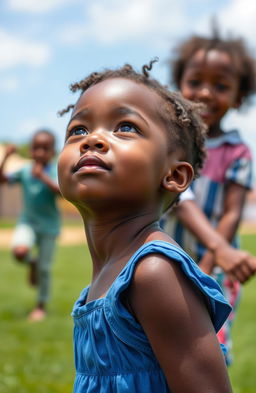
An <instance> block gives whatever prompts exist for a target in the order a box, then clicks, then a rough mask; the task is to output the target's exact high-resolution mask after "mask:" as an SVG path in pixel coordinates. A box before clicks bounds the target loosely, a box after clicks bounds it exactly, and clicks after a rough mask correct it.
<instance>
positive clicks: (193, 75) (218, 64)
mask: <svg viewBox="0 0 256 393" xmlns="http://www.w3.org/2000/svg"><path fill="white" fill-rule="evenodd" d="M180 90H181V93H182V95H183V96H184V97H185V98H187V99H189V100H192V101H195V102H201V103H203V104H205V109H203V110H202V118H203V120H204V122H205V123H206V124H207V125H208V126H209V128H210V129H211V128H216V127H219V125H220V121H221V119H222V117H223V116H224V115H225V114H226V112H227V111H228V109H230V108H232V107H238V106H239V79H238V76H237V74H236V72H235V70H234V67H233V64H232V59H231V58H230V56H229V55H228V54H227V53H226V52H223V51H219V50H215V49H212V50H210V51H208V52H206V51H205V50H199V51H197V52H196V53H195V55H194V56H193V57H192V58H191V60H190V61H189V62H188V63H187V65H186V67H185V70H184V73H183V76H182V78H181V82H180Z"/></svg>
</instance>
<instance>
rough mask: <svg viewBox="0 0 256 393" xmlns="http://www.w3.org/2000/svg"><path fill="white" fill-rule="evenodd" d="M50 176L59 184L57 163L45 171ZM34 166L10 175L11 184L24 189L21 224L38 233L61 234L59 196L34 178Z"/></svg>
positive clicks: (30, 165) (50, 165)
mask: <svg viewBox="0 0 256 393" xmlns="http://www.w3.org/2000/svg"><path fill="white" fill-rule="evenodd" d="M44 170H45V172H46V173H47V174H48V176H49V177H50V178H51V179H52V180H53V181H55V182H56V183H57V182H58V178H57V165H56V162H52V163H49V164H48V165H47V167H46V168H45V169H44ZM31 171H32V164H31V163H30V164H28V165H26V166H24V167H23V168H21V169H20V170H18V171H16V172H14V173H12V174H9V175H8V182H9V183H10V184H15V183H19V184H20V185H21V187H22V194H23V208H22V211H21V214H20V217H19V223H26V224H28V225H30V226H31V227H32V228H33V229H34V231H35V232H37V233H48V234H52V235H57V234H59V231H60V214H59V210H58V207H57V203H56V199H57V194H56V193H55V192H53V191H52V190H51V189H50V188H49V187H48V186H47V185H46V184H45V183H43V182H42V181H41V180H40V179H37V178H35V177H34V176H32V172H31Z"/></svg>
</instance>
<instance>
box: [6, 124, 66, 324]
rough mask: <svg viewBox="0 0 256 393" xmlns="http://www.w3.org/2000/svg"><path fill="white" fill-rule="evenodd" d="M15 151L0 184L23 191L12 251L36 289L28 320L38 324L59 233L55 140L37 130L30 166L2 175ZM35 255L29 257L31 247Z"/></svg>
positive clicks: (45, 131) (44, 302)
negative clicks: (36, 296) (21, 206)
mask: <svg viewBox="0 0 256 393" xmlns="http://www.w3.org/2000/svg"><path fill="white" fill-rule="evenodd" d="M14 151H15V147H14V146H12V145H10V146H7V148H6V153H5V156H4V158H3V161H2V164H1V166H0V181H1V182H8V183H9V184H14V183H19V184H20V185H21V187H22V192H23V209H22V212H21V215H20V218H19V221H18V224H17V227H16V229H15V232H14V238H13V243H12V252H13V255H14V257H15V258H16V259H17V260H18V261H22V262H26V263H27V264H28V266H29V270H30V271H29V278H30V283H31V284H32V285H37V286H38V299H37V303H36V307H35V309H34V310H33V311H32V312H31V313H30V315H29V319H30V320H31V321H41V320H42V319H44V317H45V316H46V304H47V301H48V298H49V289H50V274H51V263H52V259H53V252H54V247H55V242H56V237H57V235H58V234H59V231H60V216H59V211H58V208H57V205H56V196H57V195H59V186H58V184H57V168H56V164H54V162H52V159H53V157H54V155H55V137H54V135H53V134H52V133H51V132H50V131H48V130H39V131H37V132H36V133H35V134H34V135H33V137H32V141H31V145H30V153H31V158H32V163H30V164H28V165H26V166H24V167H23V168H22V169H20V170H18V171H17V172H14V173H11V174H8V175H6V174H4V165H5V163H6V160H7V159H8V157H9V156H10V155H11V154H12V153H13V152H14ZM34 245H35V246H36V247H37V251H38V255H37V257H36V258H34V257H32V255H31V251H32V248H33V246H34Z"/></svg>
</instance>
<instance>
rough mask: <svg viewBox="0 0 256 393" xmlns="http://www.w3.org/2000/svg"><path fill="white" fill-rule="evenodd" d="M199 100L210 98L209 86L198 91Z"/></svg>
mask: <svg viewBox="0 0 256 393" xmlns="http://www.w3.org/2000/svg"><path fill="white" fill-rule="evenodd" d="M199 97H200V99H210V98H212V89H211V88H210V87H209V86H203V87H202V88H201V89H200V91H199Z"/></svg>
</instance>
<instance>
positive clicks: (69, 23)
mask: <svg viewBox="0 0 256 393" xmlns="http://www.w3.org/2000/svg"><path fill="white" fill-rule="evenodd" d="M255 15H256V2H255V1H254V0H220V1H219V0H208V1H205V0H195V1H193V0H179V1H176V0H129V1H124V0H1V2H0V101H1V120H0V122H1V124H0V142H1V141H6V140H9V141H12V142H15V143H19V142H23V141H27V140H28V139H29V137H30V136H31V134H32V133H33V132H34V131H35V130H36V129H37V128H39V127H47V128H50V129H52V130H53V131H54V132H55V133H56V135H57V138H58V146H59V147H60V146H61V145H62V143H63V136H64V132H65V126H66V123H67V121H68V116H66V117H64V118H59V117H57V115H56V113H57V111H58V110H59V109H62V108H63V107H65V106H66V105H68V104H69V103H73V102H74V101H75V100H76V96H75V95H73V94H72V93H70V92H69V90H68V86H69V85H70V83H72V82H75V81H77V80H80V79H83V78H84V77H85V76H86V75H87V74H88V73H90V72H92V71H97V70H102V69H103V68H105V67H111V66H114V67H117V66H119V65H122V64H124V63H126V62H129V63H131V64H132V65H133V66H135V67H136V68H138V69H140V68H141V66H142V65H143V64H145V63H148V62H149V60H150V59H152V58H153V57H155V56H158V57H159V59H160V61H159V63H158V64H157V65H156V66H155V67H154V70H153V75H154V76H155V77H156V78H158V79H159V80H160V81H161V82H162V83H165V84H167V83H168V67H167V59H168V57H169V54H170V50H171V48H173V47H174V46H175V44H176V43H177V42H178V40H181V39H183V38H184V37H187V36H188V35H189V34H190V33H208V31H209V25H210V20H211V18H212V17H213V16H215V17H217V19H218V21H219V24H220V26H221V30H222V31H223V33H224V34H225V33H226V32H233V33H234V34H235V35H242V36H243V37H244V38H245V39H246V40H247V42H248V44H249V46H250V47H251V48H252V50H254V53H255V56H256V51H255V48H256V24H255ZM255 112H256V107H255V105H253V106H252V107H251V108H250V109H249V110H248V111H247V112H241V113H231V115H229V116H228V117H227V119H226V121H225V126H226V128H230V127H234V126H235V127H239V128H240V130H241V131H242V134H243V136H244V138H245V140H246V141H247V142H249V143H250V145H251V147H252V149H253V151H254V154H255V157H256V127H255V123H256V113H255ZM255 160H256V159H255Z"/></svg>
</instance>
